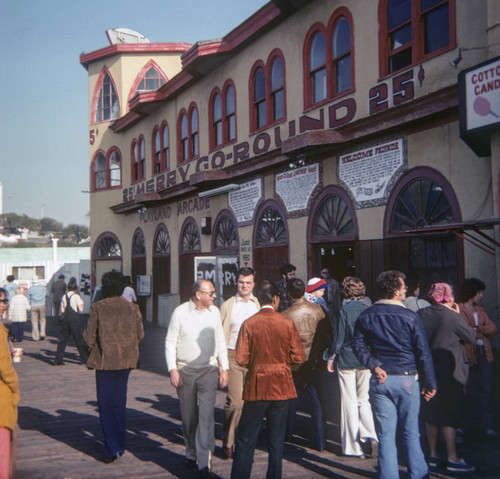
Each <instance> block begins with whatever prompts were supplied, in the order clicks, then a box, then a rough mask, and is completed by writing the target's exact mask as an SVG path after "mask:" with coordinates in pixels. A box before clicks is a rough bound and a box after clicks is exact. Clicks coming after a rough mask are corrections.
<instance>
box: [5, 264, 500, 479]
mask: <svg viewBox="0 0 500 479" xmlns="http://www.w3.org/2000/svg"><path fill="white" fill-rule="evenodd" d="M295 273H296V268H295V266H294V265H292V264H285V265H283V266H282V268H281V269H280V274H281V280H280V281H278V282H276V283H274V282H272V281H268V280H264V281H261V282H260V283H259V284H258V286H257V285H256V280H255V272H254V270H253V269H252V268H250V267H243V268H240V269H239V270H238V272H237V274H236V289H237V291H236V294H235V295H234V296H232V297H231V298H228V299H227V300H226V301H224V302H223V303H222V305H221V307H220V309H219V308H218V307H216V306H215V302H216V299H217V292H216V288H215V287H214V284H213V283H212V282H211V281H209V280H205V279H199V280H197V281H196V282H195V283H194V285H193V288H192V293H191V297H190V299H189V300H188V301H187V302H185V303H183V304H181V305H179V306H178V307H177V308H176V309H175V310H174V312H173V314H172V316H171V318H170V322H169V326H168V331H167V335H166V339H165V357H166V364H167V368H168V372H169V375H170V382H171V384H172V386H173V387H174V388H176V390H177V393H178V396H179V405H180V413H181V419H182V429H183V436H184V441H185V446H186V453H185V464H186V467H188V468H193V469H198V471H199V474H200V477H202V478H209V477H214V476H213V473H212V471H211V459H212V456H213V454H214V451H215V443H216V440H215V418H214V411H215V401H216V393H217V390H218V389H219V388H223V389H224V388H226V387H227V399H226V404H225V406H224V422H223V437H222V446H223V451H224V454H225V456H226V458H227V459H232V461H233V463H232V470H231V478H232V479H245V478H250V475H251V470H252V463H253V456H254V451H255V447H256V444H257V439H258V436H259V432H260V429H261V425H262V421H263V419H264V418H266V423H267V441H268V452H269V458H268V469H267V475H266V477H267V478H280V477H281V476H282V459H283V451H284V443H285V441H292V440H293V434H294V424H295V416H296V412H297V409H298V407H299V401H300V400H305V402H306V403H307V404H308V406H309V409H310V412H311V427H310V431H311V435H310V441H311V445H312V447H313V448H315V449H317V450H319V451H321V450H323V449H324V448H325V447H326V437H325V428H324V423H325V421H324V417H323V411H322V397H321V391H322V381H324V380H325V374H324V372H325V371H328V372H329V373H334V372H337V375H338V381H339V388H340V436H341V443H342V453H343V454H344V455H346V456H352V457H358V458H360V459H362V458H364V457H365V456H366V455H371V456H376V457H378V477H380V478H384V479H392V478H398V477H399V463H398V444H399V441H398V439H397V438H398V432H399V433H400V438H401V441H402V443H403V451H404V454H405V459H406V466H407V468H408V474H409V477H412V478H424V477H427V476H428V475H429V470H430V469H429V468H431V469H432V468H440V467H443V468H445V469H446V470H447V471H449V472H452V473H457V472H459V473H463V472H472V471H474V466H472V465H470V464H468V463H467V462H466V461H465V460H464V459H463V458H461V457H459V456H458V454H457V448H456V443H457V439H458V435H459V434H463V433H464V431H467V430H468V429H470V428H473V427H477V425H479V427H480V428H481V429H482V430H483V431H484V434H485V435H487V436H495V435H496V432H495V429H494V425H493V418H492V411H491V389H492V362H493V353H492V348H491V345H490V342H489V339H488V338H489V337H491V336H492V335H494V334H496V332H497V327H496V325H495V323H494V322H493V321H492V320H491V319H490V318H489V317H488V315H487V314H486V311H485V310H484V309H483V308H482V307H481V306H480V304H479V303H480V301H481V299H482V295H483V291H484V290H485V289H486V286H485V284H484V283H483V282H482V281H480V280H478V279H475V278H471V279H467V280H465V281H464V283H463V284H462V285H461V287H460V288H459V291H458V296H457V297H458V302H455V293H454V291H453V288H452V287H451V286H450V285H449V284H447V283H434V284H433V285H432V287H431V288H430V290H429V291H428V294H427V300H425V299H422V298H420V295H421V291H420V284H419V281H418V277H417V276H415V275H408V276H406V275H405V274H403V273H402V272H399V271H385V272H383V273H381V274H380V275H379V276H378V278H377V281H376V283H377V286H378V289H379V299H378V300H377V301H376V302H375V303H373V304H372V301H371V300H370V299H369V298H368V297H367V296H366V288H365V285H364V283H363V282H362V281H361V280H360V279H359V278H356V277H346V278H344V279H343V281H342V283H341V284H339V283H338V282H337V281H336V280H335V279H333V278H332V276H331V273H330V271H329V270H328V268H323V269H321V271H320V275H319V276H318V277H312V278H310V279H309V280H308V281H307V282H304V281H303V280H301V279H300V278H297V277H296V274H295ZM12 283H13V280H12V279H11V278H10V277H9V278H8V281H7V284H6V288H5V289H3V288H0V313H1V315H2V316H4V314H5V315H6V317H7V319H8V323H9V325H10V337H9V335H8V333H7V331H6V329H5V328H4V327H2V328H0V378H1V381H0V388H1V389H2V395H1V399H0V401H1V404H2V407H1V408H0V409H1V411H2V412H1V413H0V477H10V476H9V475H8V474H9V472H8V471H9V469H10V470H11V471H12V469H13V455H14V452H13V451H15V423H16V417H17V416H16V414H17V410H16V406H17V403H18V401H19V391H18V386H17V377H16V374H15V371H14V370H13V368H12V364H11V353H10V352H9V349H12V342H21V341H22V340H23V338H24V329H25V327H24V326H25V323H26V321H27V315H28V312H31V320H32V339H33V340H34V341H38V340H43V339H44V338H45V323H46V321H45V299H46V296H47V289H46V287H45V286H44V285H42V284H41V283H38V282H36V281H35V282H34V284H33V286H31V288H29V289H28V291H27V293H26V292H25V290H24V289H23V288H18V287H17V285H15V284H14V286H15V287H14V286H13V285H12ZM51 293H52V297H53V298H58V302H57V304H56V299H54V311H55V315H56V317H57V319H58V322H59V325H60V335H59V343H58V346H57V352H56V356H55V360H54V365H63V364H64V352H65V348H66V344H67V342H68V340H69V338H70V337H72V338H73V340H74V342H75V344H76V346H77V348H78V351H79V354H80V359H81V362H82V363H83V364H86V366H87V367H88V368H89V369H95V371H96V389H97V400H98V411H99V418H100V422H101V428H102V431H103V436H104V447H105V450H104V454H105V462H107V463H112V462H114V461H116V460H117V459H118V458H119V457H120V456H121V455H123V453H124V452H125V448H126V444H125V436H126V417H125V412H126V396H127V383H128V378H129V374H130V371H131V370H132V369H134V368H137V367H138V362H139V343H140V342H141V340H142V339H143V337H144V329H143V320H142V316H141V313H140V310H139V307H138V305H137V304H135V303H136V301H137V297H136V296H135V293H134V291H133V288H132V287H131V282H130V277H125V276H123V275H122V274H121V273H119V272H117V271H112V272H109V273H106V274H104V275H103V277H102V280H101V288H100V291H99V299H98V300H97V301H94V302H93V304H92V305H91V307H90V317H89V321H88V324H87V327H86V329H85V330H84V329H83V325H82V321H81V319H80V318H81V316H80V313H81V312H82V311H83V300H82V298H81V297H80V296H79V294H78V283H77V280H76V278H71V279H70V280H69V282H68V284H67V285H66V283H65V281H64V277H63V276H61V277H59V280H58V281H57V282H55V283H54V284H53V285H52V288H51ZM41 303H43V304H41ZM59 315H60V316H59ZM33 317H35V319H33ZM9 341H10V343H11V344H10V348H9V344H8V342H9ZM4 403H5V404H4ZM440 434H441V435H442V438H443V440H444V445H445V450H446V457H444V456H443V457H440V456H439V453H440V449H439V447H438V440H439V436H440ZM421 435H422V437H424V438H425V439H426V441H425V443H426V449H427V454H424V451H423V449H422V441H421ZM2 474H3V475H2Z"/></svg>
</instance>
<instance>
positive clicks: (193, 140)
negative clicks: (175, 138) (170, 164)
mask: <svg viewBox="0 0 500 479" xmlns="http://www.w3.org/2000/svg"><path fill="white" fill-rule="evenodd" d="M178 131H179V148H178V150H179V153H178V154H179V157H178V161H179V163H182V162H184V161H189V160H192V159H193V158H196V157H197V156H198V155H199V154H200V153H199V152H200V145H199V122H198V109H197V107H196V105H195V104H194V103H193V104H192V105H191V106H190V107H189V111H188V112H187V113H186V111H185V110H181V112H180V113H179V120H178Z"/></svg>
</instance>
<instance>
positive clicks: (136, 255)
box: [131, 228, 147, 319]
mask: <svg viewBox="0 0 500 479" xmlns="http://www.w3.org/2000/svg"><path fill="white" fill-rule="evenodd" d="M145 274H146V244H145V242H144V233H143V232H142V230H141V228H137V229H136V230H135V231H134V236H133V238H132V258H131V276H132V284H133V285H134V288H137V276H142V275H145ZM136 291H137V289H136ZM146 298H147V297H146V296H139V294H138V295H137V304H139V308H140V310H141V314H142V317H143V318H144V319H146Z"/></svg>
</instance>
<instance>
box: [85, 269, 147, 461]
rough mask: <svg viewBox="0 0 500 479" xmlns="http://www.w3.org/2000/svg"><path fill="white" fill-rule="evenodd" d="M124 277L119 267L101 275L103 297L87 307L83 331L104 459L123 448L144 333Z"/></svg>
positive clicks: (112, 457) (120, 452)
mask: <svg viewBox="0 0 500 479" xmlns="http://www.w3.org/2000/svg"><path fill="white" fill-rule="evenodd" d="M124 287H125V278H124V276H123V275H122V274H121V273H120V272H118V271H111V272H110V273H105V274H104V275H103V276H102V294H103V296H104V299H102V300H101V301H98V302H97V303H94V304H93V305H92V306H91V307H90V318H89V322H88V325H87V329H86V330H85V333H84V335H83V337H84V340H85V343H86V345H87V347H88V348H89V358H88V360H87V367H88V368H95V369H96V387H97V403H98V407H99V419H100V421H101V427H102V431H103V434H104V446H105V447H104V454H105V459H104V462H106V463H110V462H113V461H116V459H118V458H119V457H120V456H121V455H122V454H123V453H124V452H125V436H126V432H127V430H126V424H125V421H126V418H125V412H126V404H127V384H128V377H129V374H130V370H131V369H133V368H136V367H137V365H138V362H139V343H140V342H141V341H142V338H143V337H144V328H143V324H142V316H141V313H140V311H139V306H137V304H133V303H129V302H128V301H127V300H126V299H125V298H123V297H122V293H123V289H124Z"/></svg>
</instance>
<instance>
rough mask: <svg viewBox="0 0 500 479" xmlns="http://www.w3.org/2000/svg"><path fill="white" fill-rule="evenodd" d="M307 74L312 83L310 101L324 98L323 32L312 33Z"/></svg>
mask: <svg viewBox="0 0 500 479" xmlns="http://www.w3.org/2000/svg"><path fill="white" fill-rule="evenodd" d="M309 58H310V60H309V62H310V63H309V72H310V73H309V74H310V77H311V85H312V102H313V103H319V102H320V101H321V100H324V99H325V98H326V43H325V36H324V35H323V33H321V32H318V33H316V34H315V35H314V37H313V39H312V42H311V49H310V53H309Z"/></svg>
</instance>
